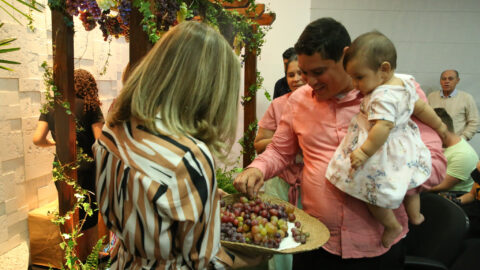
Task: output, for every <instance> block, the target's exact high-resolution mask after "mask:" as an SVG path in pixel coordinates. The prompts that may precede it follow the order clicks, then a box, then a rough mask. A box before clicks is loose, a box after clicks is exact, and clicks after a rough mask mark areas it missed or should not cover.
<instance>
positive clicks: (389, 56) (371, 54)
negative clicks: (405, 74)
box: [343, 31, 397, 70]
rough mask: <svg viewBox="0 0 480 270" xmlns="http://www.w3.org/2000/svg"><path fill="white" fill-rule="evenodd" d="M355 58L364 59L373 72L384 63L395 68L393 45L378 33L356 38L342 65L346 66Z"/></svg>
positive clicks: (395, 56)
mask: <svg viewBox="0 0 480 270" xmlns="http://www.w3.org/2000/svg"><path fill="white" fill-rule="evenodd" d="M357 56H361V57H365V59H366V62H367V65H368V67H369V68H371V69H373V70H377V69H378V68H379V67H380V65H381V64H382V63H383V62H385V61H387V62H389V63H390V66H391V67H392V69H395V68H396V67H397V51H396V50H395V45H393V42H392V41H391V40H390V39H389V38H387V37H386V36H385V35H384V34H382V33H380V32H378V31H372V32H368V33H365V34H362V35H360V36H359V37H357V38H356V39H355V40H354V41H353V43H352V45H351V46H350V48H348V50H347V52H346V53H345V57H344V59H343V65H344V66H346V65H347V63H348V62H349V61H351V60H352V59H353V58H355V57H357Z"/></svg>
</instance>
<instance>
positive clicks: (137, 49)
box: [129, 7, 153, 67]
mask: <svg viewBox="0 0 480 270" xmlns="http://www.w3.org/2000/svg"><path fill="white" fill-rule="evenodd" d="M142 19H143V15H142V14H141V13H140V11H138V9H137V8H136V7H132V12H131V13H130V47H129V52H130V56H129V59H130V66H131V67H134V66H135V65H136V64H137V63H138V62H139V61H140V60H141V59H142V58H143V57H144V56H145V55H146V54H147V53H148V52H149V51H150V49H151V48H152V47H153V44H152V43H151V42H150V40H149V39H148V35H147V33H145V31H143V29H142V27H143V26H142V24H141V21H142Z"/></svg>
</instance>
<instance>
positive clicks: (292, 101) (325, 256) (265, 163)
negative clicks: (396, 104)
mask: <svg viewBox="0 0 480 270" xmlns="http://www.w3.org/2000/svg"><path fill="white" fill-rule="evenodd" d="M350 42H351V41H350V36H349V34H348V32H347V30H346V29H345V27H344V26H343V25H342V24H340V23H339V22H337V21H335V20H333V19H331V18H322V19H318V20H316V21H314V22H312V23H310V24H309V25H308V26H307V27H306V28H305V30H304V31H303V33H302V35H301V36H300V38H299V40H298V41H297V43H296V44H295V50H296V52H297V54H298V61H299V67H300V69H301V70H302V73H303V75H302V76H303V78H304V80H305V81H306V82H307V83H308V85H306V86H304V87H302V88H299V89H298V90H297V91H295V92H294V93H293V94H292V95H291V96H290V98H289V99H288V102H287V104H286V105H285V109H284V113H283V115H282V120H281V122H280V124H279V126H278V128H277V130H276V132H275V135H274V137H273V140H272V143H271V144H270V145H269V146H268V147H267V149H266V150H265V152H264V153H262V154H261V155H259V156H258V157H257V158H256V159H255V161H254V162H253V163H252V164H251V165H250V166H249V168H248V169H247V170H245V171H244V172H243V173H241V174H240V175H239V176H238V177H237V178H236V179H235V182H234V185H235V187H236V188H237V190H239V191H240V192H244V193H248V194H249V195H250V196H254V195H255V194H256V193H257V192H258V190H259V189H260V187H261V186H262V185H263V179H269V178H271V177H272V176H274V175H277V174H278V173H279V172H280V171H281V170H282V169H283V168H284V167H285V166H286V165H287V164H289V163H290V162H291V161H292V160H293V159H294V158H295V155H296V154H297V152H298V151H299V149H302V151H303V157H304V164H305V166H304V169H303V178H302V182H301V185H300V187H301V194H302V205H303V209H304V211H306V212H307V213H309V214H310V215H312V216H314V217H316V218H318V219H319V220H320V221H322V222H323V223H324V224H325V225H326V226H327V227H328V229H329V230H330V239H329V241H328V242H327V243H326V244H325V245H324V246H323V247H322V248H320V249H318V250H314V251H310V252H306V253H301V254H297V255H295V256H294V261H293V268H294V269H320V268H322V269H333V267H335V269H403V261H404V257H405V247H404V245H403V241H401V239H402V238H403V237H404V236H405V235H406V233H407V231H408V217H407V215H406V212H405V209H404V207H403V205H402V206H401V207H400V208H398V209H396V210H395V215H396V217H397V219H398V220H399V221H400V223H401V224H402V226H403V228H404V231H403V232H402V234H401V236H400V237H399V238H398V239H396V241H395V243H396V244H394V245H393V246H392V247H391V248H390V249H387V248H384V247H383V246H382V243H381V236H382V231H383V227H382V225H381V224H380V223H378V222H377V221H376V220H375V219H374V218H373V217H372V216H371V214H370V213H369V212H368V209H367V207H366V204H365V203H364V202H362V201H360V200H357V199H355V198H353V197H351V196H349V195H347V194H345V193H343V192H342V191H340V190H338V189H337V188H336V187H334V186H333V185H332V184H330V182H329V181H328V180H327V179H326V178H325V171H326V169H327V166H328V163H329V161H330V158H331V157H332V156H333V153H334V152H335V149H336V148H337V146H338V145H339V144H340V142H341V140H342V138H343V137H344V136H345V134H346V132H347V129H348V125H349V123H350V120H351V119H352V117H353V116H354V115H355V114H356V113H358V112H359V105H360V102H361V99H362V95H361V94H360V93H359V91H357V90H355V89H353V85H352V81H351V78H350V77H349V75H348V74H347V73H346V72H345V70H344V68H343V55H344V52H345V50H346V49H347V48H348V46H349V45H350ZM417 92H419V93H420V96H421V97H422V98H424V99H425V95H424V94H423V93H422V91H421V89H420V87H419V86H418V84H417ZM414 120H415V119H414ZM415 122H416V123H417V125H418V126H419V128H420V132H421V135H422V140H423V141H424V143H425V144H426V145H427V147H428V148H429V149H430V151H431V154H432V176H431V178H430V179H429V181H427V183H426V184H425V185H426V187H429V186H432V185H435V184H437V183H439V182H440V181H441V180H442V179H443V176H444V175H445V168H446V160H445V157H444V156H443V154H442V143H441V141H440V138H439V137H438V136H437V135H436V133H435V132H434V131H433V130H431V129H430V128H429V127H427V126H426V125H424V124H423V123H421V122H419V121H415ZM313 233H314V232H313Z"/></svg>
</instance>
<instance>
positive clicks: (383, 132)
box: [350, 120, 394, 169]
mask: <svg viewBox="0 0 480 270" xmlns="http://www.w3.org/2000/svg"><path fill="white" fill-rule="evenodd" d="M393 127H394V124H393V122H391V121H387V120H375V124H374V126H373V127H372V128H371V129H370V131H369V132H368V137H367V140H365V142H364V143H363V144H362V146H360V147H359V148H357V149H355V150H354V151H353V152H352V153H351V154H350V161H351V163H352V168H353V169H356V168H358V167H360V166H361V165H362V164H363V163H365V161H367V159H368V158H369V157H371V156H372V155H373V154H374V153H375V152H377V150H378V149H379V148H380V147H381V146H382V145H383V144H384V143H385V141H386V140H387V138H388V135H389V134H390V130H391V129H392V128H393Z"/></svg>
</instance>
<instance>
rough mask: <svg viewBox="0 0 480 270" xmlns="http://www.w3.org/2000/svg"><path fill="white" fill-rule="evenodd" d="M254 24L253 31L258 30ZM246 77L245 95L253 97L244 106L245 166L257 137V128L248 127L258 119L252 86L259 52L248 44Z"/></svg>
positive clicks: (248, 161)
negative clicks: (249, 47) (251, 90)
mask: <svg viewBox="0 0 480 270" xmlns="http://www.w3.org/2000/svg"><path fill="white" fill-rule="evenodd" d="M256 30H257V29H256V27H255V26H254V29H253V32H256ZM245 54H246V55H245V78H244V84H245V85H244V94H243V95H244V96H245V98H246V97H251V99H250V100H249V101H247V102H245V104H244V106H243V131H244V134H243V136H244V137H243V138H244V141H243V143H244V147H243V151H244V153H243V167H244V168H245V167H247V166H248V165H249V164H250V163H251V162H252V160H251V157H253V156H254V155H255V149H254V147H253V140H254V139H255V135H256V132H255V130H249V129H248V127H249V126H250V124H251V123H253V122H255V121H256V120H257V115H256V114H257V110H256V106H257V101H256V100H257V99H256V93H250V90H249V88H250V86H252V85H253V84H256V83H257V52H256V51H255V50H252V51H250V50H249V49H248V44H247V45H246V48H245Z"/></svg>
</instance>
